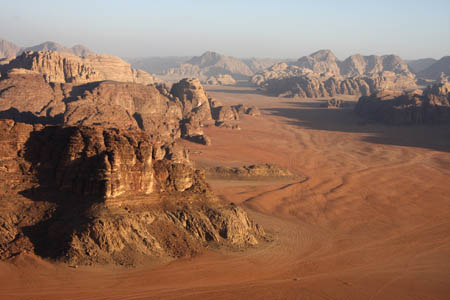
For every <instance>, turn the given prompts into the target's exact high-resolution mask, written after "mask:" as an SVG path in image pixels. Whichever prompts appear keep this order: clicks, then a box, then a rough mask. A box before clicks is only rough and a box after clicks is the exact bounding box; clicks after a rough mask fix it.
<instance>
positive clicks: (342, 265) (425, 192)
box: [0, 86, 450, 300]
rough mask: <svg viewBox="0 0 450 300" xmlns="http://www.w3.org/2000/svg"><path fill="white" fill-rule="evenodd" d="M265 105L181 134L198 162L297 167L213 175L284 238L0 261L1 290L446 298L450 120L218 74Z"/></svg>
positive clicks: (228, 194) (218, 187) (31, 295)
mask: <svg viewBox="0 0 450 300" xmlns="http://www.w3.org/2000/svg"><path fill="white" fill-rule="evenodd" d="M208 93H209V94H210V95H211V96H213V97H215V98H216V99H218V100H220V101H221V102H223V103H224V104H230V105H233V104H238V103H244V104H248V105H257V106H258V107H259V108H261V111H262V113H263V116H262V117H250V116H244V117H243V118H242V119H241V121H240V127H241V128H242V130H240V131H238V130H230V129H224V128H217V127H211V128H206V129H205V133H206V134H207V135H209V136H210V137H211V140H212V145H211V146H202V145H198V144H194V143H190V142H186V141H183V144H184V145H185V146H186V147H188V148H189V149H190V150H191V153H192V154H191V158H192V159H193V160H194V161H195V163H196V164H197V165H198V166H217V165H222V166H241V165H243V164H252V163H265V162H270V163H273V164H277V165H279V166H281V167H285V168H288V169H289V170H290V171H291V172H294V173H296V174H297V175H299V176H298V177H299V179H298V180H291V181H285V182H282V181H279V180H277V181H270V180H267V181H264V182H252V181H248V182H246V183H242V182H227V181H223V180H214V181H211V182H210V184H211V186H212V188H213V189H214V191H215V192H216V194H217V195H218V196H219V197H221V198H222V199H224V200H225V201H229V202H234V203H237V204H239V205H241V206H242V207H244V208H245V209H246V210H247V211H248V212H249V214H250V215H251V216H252V217H253V218H254V219H255V220H256V221H257V222H259V223H260V224H261V225H262V226H263V227H264V228H265V230H266V232H268V233H269V234H270V235H271V237H272V239H273V241H272V242H269V243H265V244H263V245H261V246H259V247H256V248H253V249H249V250H246V251H242V252H230V251H220V252H219V251H213V250H211V251H209V252H205V253H203V254H202V255H199V256H197V257H194V258H190V259H182V260H178V261H173V262H171V263H169V264H164V265H157V266H154V265H151V266H139V267H137V268H133V269H125V268H118V267H102V266H97V267H78V268H72V267H69V266H67V265H62V264H55V263H51V262H48V261H43V260H41V259H39V258H37V257H35V256H33V255H31V254H30V255H21V256H18V257H16V258H14V259H13V260H11V261H8V262H0V299H28V300H44V299H45V300H49V299H415V300H419V299H422V300H425V299H427V300H428V299H449V297H450V185H449V182H450V129H449V128H448V127H437V126H409V127H391V126H386V125H380V124H372V123H370V124H368V123H365V122H362V121H361V120H360V119H358V117H357V116H356V115H355V114H354V113H353V112H352V110H351V109H327V108H322V107H320V100H308V101H307V100H302V101H299V99H296V100H292V99H291V100H287V99H284V98H273V97H267V96H264V95H261V94H260V93H259V92H257V91H255V90H254V89H251V88H246V87H239V86H236V87H215V88H213V87H210V88H209V90H208Z"/></svg>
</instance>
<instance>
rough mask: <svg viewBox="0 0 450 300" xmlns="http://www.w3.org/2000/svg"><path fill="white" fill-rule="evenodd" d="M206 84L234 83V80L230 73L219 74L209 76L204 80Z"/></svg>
mask: <svg viewBox="0 0 450 300" xmlns="http://www.w3.org/2000/svg"><path fill="white" fill-rule="evenodd" d="M206 84H210V85H233V84H236V80H234V78H233V77H232V76H231V75H228V74H225V75H223V74H219V75H217V76H211V77H209V78H208V80H206Z"/></svg>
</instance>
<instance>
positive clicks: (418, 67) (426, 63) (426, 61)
mask: <svg viewBox="0 0 450 300" xmlns="http://www.w3.org/2000/svg"><path fill="white" fill-rule="evenodd" d="M436 61H437V60H436V59H434V58H421V59H412V60H405V62H406V63H407V64H408V67H409V68H410V69H411V71H413V72H414V73H415V74H417V73H419V72H422V71H423V70H425V69H427V68H428V67H430V66H431V65H432V64H434V63H435V62H436Z"/></svg>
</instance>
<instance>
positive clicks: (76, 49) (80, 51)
mask: <svg viewBox="0 0 450 300" xmlns="http://www.w3.org/2000/svg"><path fill="white" fill-rule="evenodd" d="M28 51H34V52H37V51H56V52H62V53H69V54H72V55H76V56H88V55H92V54H94V53H93V52H92V51H91V50H89V49H88V48H87V47H85V46H83V45H75V46H73V47H71V48H67V47H65V46H63V45H60V44H58V43H55V42H50V41H48V42H44V43H42V44H39V45H36V46H32V47H26V48H22V49H21V50H20V51H19V52H18V53H17V54H18V55H20V54H22V53H24V52H28Z"/></svg>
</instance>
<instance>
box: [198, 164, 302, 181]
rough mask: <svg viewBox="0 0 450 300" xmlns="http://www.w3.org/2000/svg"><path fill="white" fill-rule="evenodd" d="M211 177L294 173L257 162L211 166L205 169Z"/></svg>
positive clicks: (274, 175)
mask: <svg viewBox="0 0 450 300" xmlns="http://www.w3.org/2000/svg"><path fill="white" fill-rule="evenodd" d="M205 172H206V176H209V177H211V178H235V179H258V178H265V177H270V178H273V177H289V178H293V177H294V175H293V174H292V173H291V172H290V171H289V170H287V169H283V168H280V167H278V166H275V165H272V164H258V165H249V166H242V167H213V168H207V169H206V170H205Z"/></svg>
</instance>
